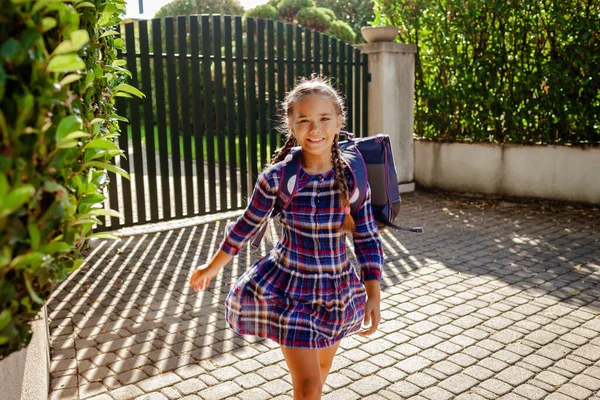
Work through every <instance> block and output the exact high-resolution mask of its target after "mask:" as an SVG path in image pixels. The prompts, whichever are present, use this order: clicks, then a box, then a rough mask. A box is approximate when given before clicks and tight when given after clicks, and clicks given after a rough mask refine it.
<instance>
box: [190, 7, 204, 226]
mask: <svg viewBox="0 0 600 400" xmlns="http://www.w3.org/2000/svg"><path fill="white" fill-rule="evenodd" d="M198 24H199V20H198V16H197V15H192V16H190V52H191V57H190V58H191V68H192V101H193V102H194V154H195V156H196V157H195V162H196V186H197V187H198V194H197V196H196V201H197V202H198V213H199V214H200V215H203V214H206V190H205V188H204V143H202V141H203V140H204V130H203V128H204V125H203V121H202V115H203V112H202V96H201V94H202V86H201V83H200V76H201V75H200V60H199V56H198V55H199V53H200V49H199V41H200V37H199V31H198Z"/></svg>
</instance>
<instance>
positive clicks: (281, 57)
mask: <svg viewBox="0 0 600 400" xmlns="http://www.w3.org/2000/svg"><path fill="white" fill-rule="evenodd" d="M284 29H285V28H284V25H283V22H279V21H278V22H277V99H278V100H279V103H278V104H281V102H283V98H284V97H285V57H286V53H285V47H284V41H283V33H284ZM277 137H278V138H279V140H278V141H277V147H279V146H281V145H282V144H283V141H284V140H285V138H284V137H283V135H279V131H278V132H277Z"/></svg>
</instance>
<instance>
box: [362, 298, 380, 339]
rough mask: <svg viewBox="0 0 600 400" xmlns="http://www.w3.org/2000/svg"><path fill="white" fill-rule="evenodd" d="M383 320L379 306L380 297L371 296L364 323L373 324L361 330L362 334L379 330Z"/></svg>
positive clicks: (369, 333)
mask: <svg viewBox="0 0 600 400" xmlns="http://www.w3.org/2000/svg"><path fill="white" fill-rule="evenodd" d="M379 322H381V310H380V307H379V298H373V297H370V298H369V299H368V300H367V302H366V304H365V319H364V321H363V325H367V326H368V325H369V324H370V325H371V326H370V327H369V328H368V329H366V330H363V331H361V332H359V333H358V334H359V335H360V336H368V335H371V334H373V333H375V331H376V330H377V327H378V326H379Z"/></svg>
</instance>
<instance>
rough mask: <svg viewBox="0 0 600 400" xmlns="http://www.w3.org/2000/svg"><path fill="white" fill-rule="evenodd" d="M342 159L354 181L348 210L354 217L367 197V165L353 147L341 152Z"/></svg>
mask: <svg viewBox="0 0 600 400" xmlns="http://www.w3.org/2000/svg"><path fill="white" fill-rule="evenodd" d="M342 159H343V160H344V162H345V163H346V165H347V166H348V169H349V170H350V173H351V174H352V180H353V181H354V187H353V188H352V190H351V191H350V199H349V200H350V210H351V213H352V215H356V214H357V213H358V210H359V209H360V207H361V206H362V205H363V203H364V201H365V197H366V195H367V165H366V164H365V159H364V158H363V156H362V154H360V151H358V148H357V147H356V146H355V145H351V146H348V147H346V148H345V149H343V150H342Z"/></svg>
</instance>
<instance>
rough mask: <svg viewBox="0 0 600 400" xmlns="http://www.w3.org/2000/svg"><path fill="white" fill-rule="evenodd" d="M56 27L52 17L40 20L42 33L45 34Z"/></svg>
mask: <svg viewBox="0 0 600 400" xmlns="http://www.w3.org/2000/svg"><path fill="white" fill-rule="evenodd" d="M55 26H56V19H55V18H52V17H45V18H42V32H47V31H49V30H50V29H52V28H54V27H55Z"/></svg>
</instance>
